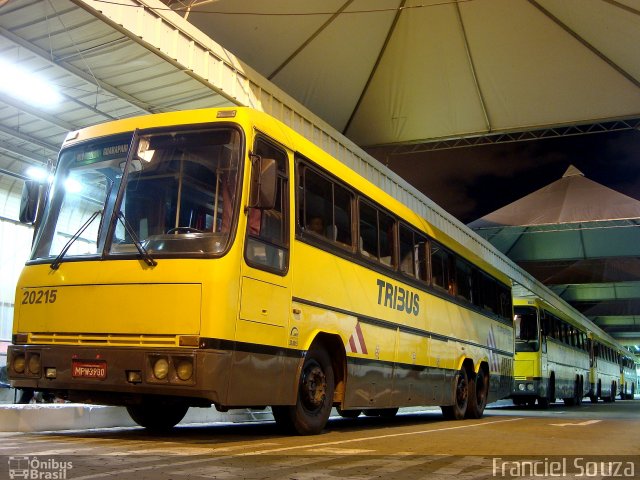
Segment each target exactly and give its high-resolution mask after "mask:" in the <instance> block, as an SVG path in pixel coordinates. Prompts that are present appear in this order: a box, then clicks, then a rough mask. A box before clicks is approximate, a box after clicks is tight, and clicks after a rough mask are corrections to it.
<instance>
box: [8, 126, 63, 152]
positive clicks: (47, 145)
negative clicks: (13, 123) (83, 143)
mask: <svg viewBox="0 0 640 480" xmlns="http://www.w3.org/2000/svg"><path fill="white" fill-rule="evenodd" d="M0 132H2V133H4V134H6V135H9V136H11V137H15V138H19V139H20V140H22V141H24V142H27V143H32V144H34V145H38V146H39V147H42V148H44V149H45V150H49V151H50V152H54V153H55V154H56V155H57V153H58V150H60V147H59V146H57V145H53V144H51V143H47V142H44V141H42V140H40V139H38V138H35V137H33V136H31V135H27V134H26V133H23V132H20V131H19V130H15V129H13V128H9V127H5V126H4V125H0Z"/></svg>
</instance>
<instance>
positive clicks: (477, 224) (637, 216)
mask: <svg viewBox="0 0 640 480" xmlns="http://www.w3.org/2000/svg"><path fill="white" fill-rule="evenodd" d="M469 226H470V227H471V228H473V229H474V230H475V231H476V232H477V233H478V234H480V235H481V236H482V237H484V238H486V239H487V240H489V241H490V242H491V243H492V244H493V245H495V246H496V247H497V248H498V250H500V251H502V252H503V253H505V254H506V255H507V256H508V257H509V258H511V259H512V260H514V261H515V262H516V263H518V264H519V265H520V266H522V267H523V268H524V269H525V270H527V271H529V272H530V273H531V274H532V275H533V276H534V277H536V278H537V279H538V280H540V281H542V282H543V283H545V284H547V285H548V286H550V288H551V289H552V290H553V291H555V292H556V293H557V294H558V295H560V296H561V297H562V298H563V299H564V300H566V301H567V302H569V303H570V304H571V305H573V306H574V307H575V308H576V309H578V310H580V311H581V312H582V313H584V314H585V315H586V316H587V317H589V318H590V319H592V320H593V321H594V322H595V323H596V324H597V325H599V326H600V327H602V328H603V329H604V330H605V331H607V332H608V333H610V334H611V335H612V336H614V337H616V338H617V339H618V340H619V341H621V342H622V343H625V344H638V343H639V342H640V281H639V280H638V279H640V202H639V201H638V200H635V199H633V198H630V197H628V196H626V195H623V194H621V193H618V192H616V191H614V190H611V189H610V188H607V187H605V186H603V185H600V184H598V183H596V182H593V181H592V180H589V179H588V178H585V177H584V175H583V174H582V172H580V171H579V170H578V169H576V168H575V167H573V166H571V167H569V169H568V170H567V171H566V173H565V174H564V176H563V177H562V178H561V179H559V180H557V181H555V182H553V183H551V184H549V185H547V186H546V187H544V188H541V189H539V190H537V191H535V192H533V193H531V194H529V195H527V196H525V197H523V198H522V199H520V200H517V201H516V202H513V203H511V204H509V205H507V206H505V207H503V208H501V209H499V210H496V211H495V212H493V213H490V214H488V215H486V216H484V217H482V218H480V219H478V220H476V221H474V222H472V223H470V224H469Z"/></svg>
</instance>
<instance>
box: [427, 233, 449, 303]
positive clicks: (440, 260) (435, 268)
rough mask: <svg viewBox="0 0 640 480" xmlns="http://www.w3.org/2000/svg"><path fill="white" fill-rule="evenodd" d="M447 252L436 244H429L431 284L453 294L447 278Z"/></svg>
mask: <svg viewBox="0 0 640 480" xmlns="http://www.w3.org/2000/svg"><path fill="white" fill-rule="evenodd" d="M449 257H450V255H449V252H447V251H446V250H445V249H444V248H443V247H442V245H440V244H438V243H437V242H431V284H432V285H433V286H435V287H439V288H442V289H444V290H446V291H448V292H449V293H453V285H452V284H451V279H450V276H449Z"/></svg>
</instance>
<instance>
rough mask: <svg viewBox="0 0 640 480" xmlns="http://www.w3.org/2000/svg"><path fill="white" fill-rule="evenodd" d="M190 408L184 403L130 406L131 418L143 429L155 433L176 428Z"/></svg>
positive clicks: (128, 408)
mask: <svg viewBox="0 0 640 480" xmlns="http://www.w3.org/2000/svg"><path fill="white" fill-rule="evenodd" d="M187 410H189V406H188V405H186V404H183V403H162V402H158V403H151V402H144V403H141V404H139V405H129V406H128V407H127V412H128V413H129V416H130V417H131V418H132V419H133V421H134V422H136V423H137V424H138V425H140V426H141V427H144V428H146V429H147V430H153V431H165V430H169V429H171V428H173V427H175V426H176V425H177V424H178V423H180V420H182V419H183V418H184V416H185V415H186V414H187Z"/></svg>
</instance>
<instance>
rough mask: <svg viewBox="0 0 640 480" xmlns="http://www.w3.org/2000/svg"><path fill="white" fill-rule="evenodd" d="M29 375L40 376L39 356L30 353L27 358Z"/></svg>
mask: <svg viewBox="0 0 640 480" xmlns="http://www.w3.org/2000/svg"><path fill="white" fill-rule="evenodd" d="M29 373H31V374H33V375H39V374H40V354H39V353H32V354H31V355H30V356H29Z"/></svg>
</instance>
